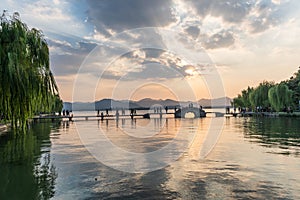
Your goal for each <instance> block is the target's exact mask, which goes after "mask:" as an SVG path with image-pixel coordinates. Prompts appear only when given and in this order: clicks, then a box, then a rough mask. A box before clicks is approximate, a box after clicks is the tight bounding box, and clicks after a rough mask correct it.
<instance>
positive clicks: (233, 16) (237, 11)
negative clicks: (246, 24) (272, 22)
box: [186, 0, 255, 23]
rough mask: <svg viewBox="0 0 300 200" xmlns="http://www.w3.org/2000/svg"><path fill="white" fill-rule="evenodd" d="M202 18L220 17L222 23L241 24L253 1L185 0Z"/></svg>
mask: <svg viewBox="0 0 300 200" xmlns="http://www.w3.org/2000/svg"><path fill="white" fill-rule="evenodd" d="M186 2H187V3H188V4H190V5H191V6H192V7H193V8H194V9H195V10H196V12H197V13H198V15H199V16H200V17H202V18H205V17H206V16H208V15H212V16H215V17H222V18H223V20H224V21H226V22H231V23H238V22H241V21H242V20H243V19H245V17H246V16H247V14H248V13H249V12H250V10H251V7H252V5H253V4H254V2H255V1H253V0H249V1H240V0H227V1H219V0H203V1H198V0H187V1H186Z"/></svg>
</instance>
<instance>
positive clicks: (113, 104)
mask: <svg viewBox="0 0 300 200" xmlns="http://www.w3.org/2000/svg"><path fill="white" fill-rule="evenodd" d="M139 107H141V106H140V105H138V104H136V103H135V102H133V101H128V100H122V101H117V100H113V99H102V100H100V101H96V102H95V106H94V109H96V110H106V109H108V110H110V109H116V108H120V109H121V108H125V109H130V108H139Z"/></svg>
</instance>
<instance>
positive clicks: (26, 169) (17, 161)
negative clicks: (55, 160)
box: [0, 124, 59, 199]
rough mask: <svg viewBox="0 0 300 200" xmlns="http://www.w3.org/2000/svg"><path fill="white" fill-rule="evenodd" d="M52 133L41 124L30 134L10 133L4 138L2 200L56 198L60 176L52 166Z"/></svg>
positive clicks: (1, 147)
mask: <svg viewBox="0 0 300 200" xmlns="http://www.w3.org/2000/svg"><path fill="white" fill-rule="evenodd" d="M53 125H54V126H55V124H53ZM57 127H59V126H57ZM53 128H55V127H53ZM50 131H51V126H50V125H49V124H38V125H34V126H33V127H32V129H30V130H29V131H28V132H27V133H26V134H22V133H20V134H18V133H13V132H9V133H8V134H7V135H3V136H1V137H0V174H1V176H0V199H49V198H51V197H52V196H53V195H54V193H55V192H54V191H55V179H56V177H57V173H56V169H55V166H54V165H53V164H52V163H51V151H50V150H51V142H50Z"/></svg>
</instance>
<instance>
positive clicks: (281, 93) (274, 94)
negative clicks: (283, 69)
mask: <svg viewBox="0 0 300 200" xmlns="http://www.w3.org/2000/svg"><path fill="white" fill-rule="evenodd" d="M232 103H233V106H235V107H236V108H239V109H240V111H244V112H245V111H248V112H249V111H250V112H278V113H280V114H281V115H285V114H283V113H288V114H289V113H293V112H294V111H299V109H300V67H299V69H298V71H297V72H295V73H294V74H293V75H292V76H291V77H290V79H288V80H285V81H281V82H280V83H275V82H269V81H263V82H261V83H260V84H259V85H258V86H257V87H248V88H247V89H245V90H243V91H242V92H241V94H239V95H238V96H237V97H236V98H234V99H233V102H232ZM294 115H296V114H294ZM286 116H293V115H286Z"/></svg>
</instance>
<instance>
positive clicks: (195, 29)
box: [185, 26, 200, 39]
mask: <svg viewBox="0 0 300 200" xmlns="http://www.w3.org/2000/svg"><path fill="white" fill-rule="evenodd" d="M185 32H186V33H187V34H189V35H190V36H192V38H194V39H197V38H198V36H199V34H200V28H199V27H197V26H189V27H187V28H186V29H185Z"/></svg>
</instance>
